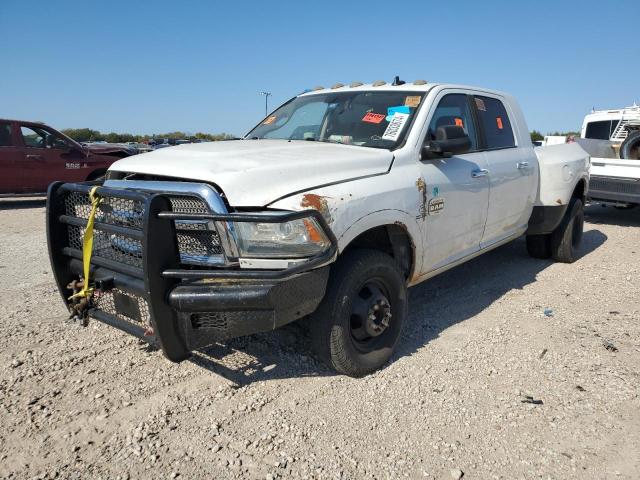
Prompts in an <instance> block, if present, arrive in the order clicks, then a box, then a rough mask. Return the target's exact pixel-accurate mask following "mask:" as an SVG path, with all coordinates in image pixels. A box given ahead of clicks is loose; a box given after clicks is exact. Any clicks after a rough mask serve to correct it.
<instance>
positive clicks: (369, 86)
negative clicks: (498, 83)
mask: <svg viewBox="0 0 640 480" xmlns="http://www.w3.org/2000/svg"><path fill="white" fill-rule="evenodd" d="M417 82H423V81H421V80H417V81H416V82H406V83H403V84H401V85H394V84H392V83H388V82H382V81H378V82H373V83H360V82H351V83H349V84H341V83H338V84H335V85H333V86H331V87H328V88H324V87H316V88H314V89H312V90H308V91H305V92H303V93H301V94H300V95H299V96H307V95H318V94H323V93H324V94H326V93H338V92H350V91H358V90H360V91H386V92H389V91H394V90H400V91H403V92H407V91H409V92H424V93H426V92H428V91H429V90H431V89H433V88H435V87H441V88H452V89H463V90H475V91H478V92H485V93H491V94H494V95H497V96H502V97H506V96H509V95H508V94H507V93H504V92H500V91H497V90H492V89H489V88H482V87H474V86H471V85H459V84H455V83H430V82H424V83H417Z"/></svg>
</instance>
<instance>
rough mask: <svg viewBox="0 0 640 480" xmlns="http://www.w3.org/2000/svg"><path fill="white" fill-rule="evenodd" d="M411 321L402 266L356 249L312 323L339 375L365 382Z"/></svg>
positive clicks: (319, 348)
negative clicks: (406, 323)
mask: <svg viewBox="0 0 640 480" xmlns="http://www.w3.org/2000/svg"><path fill="white" fill-rule="evenodd" d="M376 307H377V308H376ZM370 315H373V317H374V318H370ZM406 316H407V286H406V283H405V278H404V275H403V274H402V272H401V270H400V268H399V267H398V264H397V263H396V262H395V261H394V259H393V258H391V257H390V256H389V255H386V254H384V253H382V252H379V251H377V250H368V249H355V250H352V251H349V252H346V253H345V254H344V255H342V256H341V257H340V258H338V261H337V262H336V263H335V264H334V265H333V266H332V267H331V275H330V277H329V285H328V288H327V292H326V294H325V296H324V299H323V300H322V302H321V303H320V306H319V307H318V309H317V310H316V311H315V312H314V313H313V314H311V316H310V319H309V322H310V325H309V326H310V333H311V339H312V343H313V346H314V349H315V351H316V353H317V354H318V356H319V357H320V358H321V359H322V360H323V361H324V362H325V363H326V364H327V365H329V366H330V367H332V368H333V369H335V370H336V371H337V372H339V373H343V374H345V375H348V376H350V377H362V376H364V375H367V374H369V373H372V372H374V371H375V370H378V369H379V368H380V367H382V366H383V365H384V364H385V363H386V362H387V360H389V358H390V357H391V355H392V353H393V351H394V349H395V346H396V344H397V342H398V339H399V338H400V333H401V332H402V325H403V324H404V321H405V318H406Z"/></svg>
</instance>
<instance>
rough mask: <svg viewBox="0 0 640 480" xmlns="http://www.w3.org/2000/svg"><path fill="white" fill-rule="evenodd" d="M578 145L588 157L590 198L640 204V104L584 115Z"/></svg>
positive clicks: (617, 203) (609, 201)
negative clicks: (589, 163) (589, 162)
mask: <svg viewBox="0 0 640 480" xmlns="http://www.w3.org/2000/svg"><path fill="white" fill-rule="evenodd" d="M581 137H582V138H581V139H579V140H578V143H579V144H580V146H581V147H582V148H583V149H584V150H586V151H587V152H588V153H589V155H590V156H591V177H592V178H591V185H590V187H591V188H590V189H589V197H590V198H591V199H592V200H595V201H598V202H602V203H609V204H613V205H615V206H616V207H621V208H624V207H634V206H637V205H640V106H638V105H635V104H634V105H633V106H631V107H627V108H619V109H611V110H594V111H593V112H591V113H590V114H588V115H586V116H585V117H584V122H583V123H582V132H581Z"/></svg>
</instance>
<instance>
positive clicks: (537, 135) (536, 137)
mask: <svg viewBox="0 0 640 480" xmlns="http://www.w3.org/2000/svg"><path fill="white" fill-rule="evenodd" d="M547 135H554V136H559V137H568V136H571V135H573V136H574V137H579V136H580V132H553V133H548V134H547ZM539 140H544V135H543V134H542V133H540V132H539V131H537V130H534V131H532V132H531V141H532V142H536V141H539Z"/></svg>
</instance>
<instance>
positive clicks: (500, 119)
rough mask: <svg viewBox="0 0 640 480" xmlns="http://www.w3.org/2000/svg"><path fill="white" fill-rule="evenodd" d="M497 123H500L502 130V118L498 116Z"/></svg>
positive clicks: (499, 126)
mask: <svg viewBox="0 0 640 480" xmlns="http://www.w3.org/2000/svg"><path fill="white" fill-rule="evenodd" d="M496 123H497V124H498V129H499V130H502V128H503V126H502V118H500V117H496Z"/></svg>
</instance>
